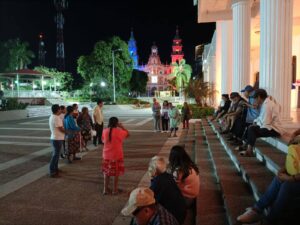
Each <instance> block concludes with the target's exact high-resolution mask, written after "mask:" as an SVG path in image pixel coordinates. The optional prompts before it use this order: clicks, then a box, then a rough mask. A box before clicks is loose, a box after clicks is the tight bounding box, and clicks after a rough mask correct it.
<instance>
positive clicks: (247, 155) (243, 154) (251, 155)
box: [239, 151, 254, 157]
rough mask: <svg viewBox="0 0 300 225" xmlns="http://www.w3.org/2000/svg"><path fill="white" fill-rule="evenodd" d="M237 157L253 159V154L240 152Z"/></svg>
mask: <svg viewBox="0 0 300 225" xmlns="http://www.w3.org/2000/svg"><path fill="white" fill-rule="evenodd" d="M239 155H240V156H243V157H254V153H253V152H252V153H249V152H247V151H241V152H240V153H239Z"/></svg>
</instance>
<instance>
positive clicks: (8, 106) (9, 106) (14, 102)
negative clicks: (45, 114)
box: [2, 98, 28, 111]
mask: <svg viewBox="0 0 300 225" xmlns="http://www.w3.org/2000/svg"><path fill="white" fill-rule="evenodd" d="M3 105H4V107H3V109H2V110H4V111H6V110H17V109H26V107H27V105H28V103H26V104H25V103H22V102H18V99H17V98H8V99H6V100H5V103H4V104H3Z"/></svg>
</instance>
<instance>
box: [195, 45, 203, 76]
mask: <svg viewBox="0 0 300 225" xmlns="http://www.w3.org/2000/svg"><path fill="white" fill-rule="evenodd" d="M203 51H204V45H203V44H202V45H197V46H196V47H195V61H194V65H193V77H195V78H202V77H203V73H202V66H203V59H202V54H203Z"/></svg>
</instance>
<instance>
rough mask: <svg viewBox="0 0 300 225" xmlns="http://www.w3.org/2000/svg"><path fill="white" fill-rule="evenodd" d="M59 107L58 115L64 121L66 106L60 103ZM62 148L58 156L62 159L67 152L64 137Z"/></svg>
mask: <svg viewBox="0 0 300 225" xmlns="http://www.w3.org/2000/svg"><path fill="white" fill-rule="evenodd" d="M59 108H60V115H59V117H60V119H61V121H62V123H64V118H65V115H66V113H67V111H66V106H64V105H61V106H60V107H59ZM62 148H63V149H62V152H61V153H60V157H61V158H62V159H64V158H65V155H66V154H67V153H66V141H65V139H64V141H63V147H62Z"/></svg>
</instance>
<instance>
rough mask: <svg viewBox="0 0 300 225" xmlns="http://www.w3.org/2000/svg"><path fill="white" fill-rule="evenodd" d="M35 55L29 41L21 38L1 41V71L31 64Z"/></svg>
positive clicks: (21, 67)
mask: <svg viewBox="0 0 300 225" xmlns="http://www.w3.org/2000/svg"><path fill="white" fill-rule="evenodd" d="M34 57H35V55H34V53H33V52H32V51H31V50H30V49H29V44H28V42H23V41H21V40H20V39H19V38H16V39H10V40H8V41H6V42H2V43H0V62H1V63H0V70H1V71H5V72H7V71H13V70H16V69H24V68H26V67H27V65H29V64H31V62H32V59H33V58H34Z"/></svg>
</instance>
